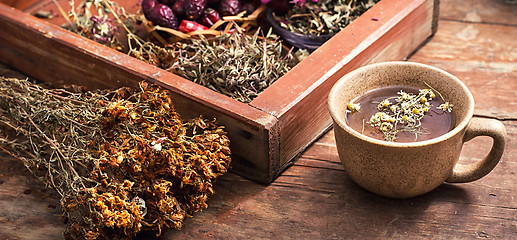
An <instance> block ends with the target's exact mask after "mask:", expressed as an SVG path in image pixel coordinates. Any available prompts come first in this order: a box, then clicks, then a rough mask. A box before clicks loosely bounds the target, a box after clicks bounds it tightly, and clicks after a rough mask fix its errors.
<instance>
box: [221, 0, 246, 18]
mask: <svg viewBox="0 0 517 240" xmlns="http://www.w3.org/2000/svg"><path fill="white" fill-rule="evenodd" d="M219 4H220V5H219V12H220V13H221V14H222V15H223V16H234V15H237V14H238V13H239V12H240V11H241V2H239V0H221V2H220V3H219Z"/></svg>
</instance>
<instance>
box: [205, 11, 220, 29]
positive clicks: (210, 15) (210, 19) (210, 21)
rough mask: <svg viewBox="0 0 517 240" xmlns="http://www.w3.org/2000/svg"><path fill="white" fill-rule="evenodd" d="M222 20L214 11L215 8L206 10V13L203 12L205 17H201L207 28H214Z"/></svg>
mask: <svg viewBox="0 0 517 240" xmlns="http://www.w3.org/2000/svg"><path fill="white" fill-rule="evenodd" d="M219 20H221V16H219V13H218V12H217V11H216V10H214V9H213V8H205V11H203V16H201V20H200V22H201V24H203V25H205V26H210V27H211V26H212V25H214V24H215V23H216V22H217V21H219Z"/></svg>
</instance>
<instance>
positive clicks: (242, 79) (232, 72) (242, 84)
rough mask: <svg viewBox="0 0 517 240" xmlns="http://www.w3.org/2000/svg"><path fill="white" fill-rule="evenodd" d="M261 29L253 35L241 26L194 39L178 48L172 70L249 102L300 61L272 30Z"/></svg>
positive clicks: (239, 99)
mask: <svg viewBox="0 0 517 240" xmlns="http://www.w3.org/2000/svg"><path fill="white" fill-rule="evenodd" d="M259 33H261V31H260V30H259V31H256V32H255V34H254V35H253V36H250V35H247V34H245V33H244V32H243V31H240V30H238V31H235V32H233V33H229V34H222V35H220V36H217V37H214V38H212V39H207V38H204V37H203V36H201V37H200V39H197V40H196V39H193V40H192V44H183V46H182V47H180V48H179V49H178V50H177V55H178V58H177V61H176V62H175V63H174V64H173V65H172V67H171V68H170V69H169V70H170V71H172V72H173V73H175V74H178V75H180V76H182V77H184V78H186V79H189V80H191V81H193V82H195V83H198V84H200V85H203V86H206V87H208V88H210V89H212V90H215V91H217V92H220V93H222V94H225V95H227V96H230V97H232V98H234V99H237V100H238V101H241V102H244V103H248V102H250V101H251V100H253V99H254V98H255V97H257V96H258V94H259V93H261V92H262V91H264V90H265V89H266V88H267V87H268V86H270V85H271V84H272V83H273V82H274V81H276V80H277V79H278V78H280V77H281V76H283V75H284V74H285V73H287V72H288V71H289V70H290V69H291V68H292V67H294V65H296V63H297V61H296V59H295V57H294V55H293V54H292V52H291V51H290V50H288V49H287V50H286V49H285V47H284V46H283V45H282V43H281V42H280V41H277V39H273V38H272V34H271V31H269V32H268V33H267V34H266V35H265V36H261V37H259Z"/></svg>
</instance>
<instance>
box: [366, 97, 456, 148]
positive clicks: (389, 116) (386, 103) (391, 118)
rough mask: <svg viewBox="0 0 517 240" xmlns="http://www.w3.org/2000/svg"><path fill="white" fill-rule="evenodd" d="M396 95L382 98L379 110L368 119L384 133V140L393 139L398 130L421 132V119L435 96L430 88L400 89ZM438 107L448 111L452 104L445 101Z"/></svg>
mask: <svg viewBox="0 0 517 240" xmlns="http://www.w3.org/2000/svg"><path fill="white" fill-rule="evenodd" d="M430 88H431V87H430ZM438 94H439V93H438ZM397 95H398V96H396V97H390V98H386V99H384V100H382V101H381V102H380V103H379V104H378V105H377V110H379V112H377V113H375V114H374V115H372V116H371V117H370V121H368V124H370V126H372V127H376V128H377V129H378V130H379V131H380V132H382V133H383V134H384V140H386V141H391V142H392V141H395V139H396V138H397V136H396V135H397V133H399V132H413V133H415V136H417V134H418V133H419V132H422V129H421V119H422V118H423V117H424V116H425V114H426V113H428V112H429V111H430V110H431V107H432V105H431V103H430V101H432V100H433V98H434V97H436V94H435V93H434V92H433V89H432V88H431V89H427V88H426V89H420V90H419V91H418V94H412V93H407V92H404V91H402V90H401V91H399V92H398V93H397ZM440 96H441V95H440ZM442 99H443V97H442ZM438 109H442V110H443V111H444V112H445V111H447V112H450V111H452V105H451V104H449V103H448V102H445V103H444V104H442V105H440V106H439V107H438Z"/></svg>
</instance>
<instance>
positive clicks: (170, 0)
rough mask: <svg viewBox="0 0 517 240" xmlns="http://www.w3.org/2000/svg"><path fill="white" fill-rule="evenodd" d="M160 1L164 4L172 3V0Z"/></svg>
mask: <svg viewBox="0 0 517 240" xmlns="http://www.w3.org/2000/svg"><path fill="white" fill-rule="evenodd" d="M160 2H161V3H163V4H165V5H169V6H170V5H171V4H173V3H174V0H160Z"/></svg>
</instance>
